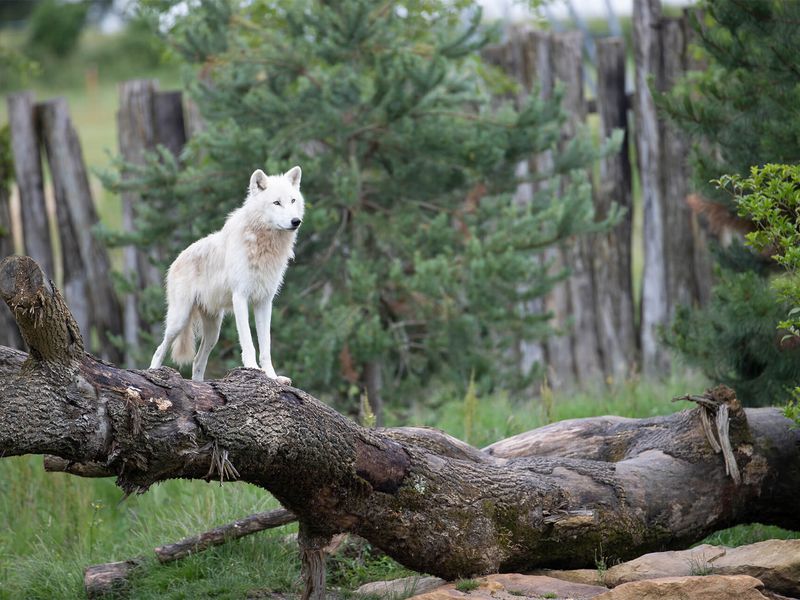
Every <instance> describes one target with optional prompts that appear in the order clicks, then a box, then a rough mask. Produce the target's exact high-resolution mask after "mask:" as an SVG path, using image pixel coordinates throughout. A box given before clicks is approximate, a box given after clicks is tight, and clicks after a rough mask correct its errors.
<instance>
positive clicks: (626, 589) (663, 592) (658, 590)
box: [595, 575, 769, 600]
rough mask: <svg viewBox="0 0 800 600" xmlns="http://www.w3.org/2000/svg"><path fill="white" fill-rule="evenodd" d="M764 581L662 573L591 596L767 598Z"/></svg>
mask: <svg viewBox="0 0 800 600" xmlns="http://www.w3.org/2000/svg"><path fill="white" fill-rule="evenodd" d="M762 592H764V584H763V583H761V582H760V581H759V580H758V579H756V578H755V577H750V576H749V575H705V576H689V577H662V578H660V579H646V580H642V581H631V582H629V583H623V584H622V585H620V586H618V587H615V588H614V589H613V590H610V591H608V592H606V593H605V594H602V595H600V596H597V597H596V598H595V600H677V599H684V598H685V599H687V600H688V599H694V598H697V599H698V600H700V599H702V600H731V599H732V598H733V599H735V600H769V596H768V595H766V594H765V593H762Z"/></svg>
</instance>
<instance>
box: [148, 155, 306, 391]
mask: <svg viewBox="0 0 800 600" xmlns="http://www.w3.org/2000/svg"><path fill="white" fill-rule="evenodd" d="M300 177H301V171H300V167H292V168H291V169H289V171H287V172H286V173H284V174H283V175H275V176H267V175H265V174H264V172H263V171H261V170H257V171H255V172H254V173H253V175H252V176H251V177H250V187H249V192H248V195H247V198H246V199H245V202H244V205H242V206H241V207H240V208H238V209H236V210H235V211H233V212H232V213H231V214H230V215H228V219H227V221H225V226H224V227H223V228H222V229H221V230H220V231H217V232H216V233H212V234H211V235H208V236H206V237H204V238H203V239H201V240H198V241H196V242H195V243H194V244H192V245H191V246H189V247H188V248H186V250H184V251H183V252H181V253H180V254H179V255H178V258H176V259H175V262H173V263H172V266H171V267H170V268H169V272H168V273H167V318H166V325H165V328H164V330H165V331H164V340H163V341H162V342H161V345H159V347H158V348H157V349H156V351H155V354H153V360H152V362H151V363H150V368H151V369H155V368H158V367H160V366H161V364H162V363H163V361H164V355H165V354H166V351H167V348H168V347H169V345H170V344H172V357H173V359H174V360H175V362H177V363H178V364H184V363H188V362H189V361H191V360H192V358H194V361H193V363H192V379H194V380H196V381H202V379H203V375H204V374H205V370H206V363H207V362H208V355H209V354H210V353H211V349H212V348H213V347H214V345H215V344H216V343H217V340H218V339H219V330H220V326H221V324H222V318H223V316H224V315H225V312H226V311H231V310H232V311H233V313H234V316H235V318H236V330H237V332H238V334H239V343H240V345H241V348H242V363H243V364H244V366H245V367H249V368H254V369H257V368H258V363H256V350H255V347H254V346H253V338H252V335H251V333H250V322H249V318H248V303H252V305H253V312H254V314H255V322H256V332H257V336H258V347H259V350H260V351H261V356H260V359H261V360H260V363H261V368H262V369H263V370H264V371H265V372H266V373H267V376H269V377H271V378H273V379H277V380H278V381H279V382H280V383H286V384H289V383H291V380H290V379H289V378H288V377H279V376H278V375H276V373H275V368H274V367H273V366H272V357H271V355H270V320H271V316H272V299H273V298H274V297H275V294H277V293H278V290H279V289H280V286H281V283H282V282H283V275H284V273H285V272H286V266H287V264H288V261H289V259H290V258H294V252H293V248H294V242H295V239H296V238H297V227H298V226H299V224H298V223H297V221H298V220H299V221H301V222H302V219H303V211H304V202H303V195H302V194H301V193H300ZM275 202H280V205H276V204H275ZM293 223H294V224H295V225H293ZM198 326H199V328H200V330H201V331H202V341H201V342H200V348H199V349H198V351H197V354H195V351H194V332H195V329H196V328H197V327H198Z"/></svg>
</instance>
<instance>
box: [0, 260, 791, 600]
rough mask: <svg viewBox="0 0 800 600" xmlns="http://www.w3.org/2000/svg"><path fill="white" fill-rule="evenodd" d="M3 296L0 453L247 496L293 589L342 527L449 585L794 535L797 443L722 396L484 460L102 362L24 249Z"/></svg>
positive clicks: (288, 402) (580, 427)
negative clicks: (705, 543)
mask: <svg viewBox="0 0 800 600" xmlns="http://www.w3.org/2000/svg"><path fill="white" fill-rule="evenodd" d="M0 295H2V297H3V299H4V300H5V302H6V303H7V304H8V305H9V307H10V308H11V310H12V312H13V314H14V316H15V319H16V320H17V323H18V325H19V328H20V331H21V333H22V335H23V337H24V339H25V342H26V344H27V345H28V348H29V349H30V354H29V356H28V357H27V358H25V357H22V356H21V355H20V353H18V352H17V351H14V350H11V349H9V348H5V347H0V456H14V455H20V454H29V453H34V454H50V455H54V456H58V457H61V458H63V459H65V460H67V461H71V462H73V463H97V464H100V465H102V466H103V467H104V468H105V469H107V470H108V471H109V472H111V473H114V474H115V475H116V477H117V483H118V485H119V486H120V487H121V488H122V489H123V490H124V491H125V492H127V493H131V492H142V491H145V490H147V488H148V487H149V486H151V485H152V484H153V483H156V482H158V481H162V480H165V479H170V478H176V477H180V478H187V479H188V478H197V479H207V480H208V479H219V480H230V479H239V480H243V481H248V482H250V483H253V484H255V485H258V486H261V487H262V488H264V489H265V490H268V491H270V492H271V493H272V494H273V495H274V496H275V497H276V498H277V499H278V500H279V501H280V502H281V504H282V505H283V506H284V507H286V508H287V509H288V510H290V511H291V512H292V513H294V514H295V515H296V516H297V518H298V520H299V521H300V534H299V536H298V539H299V542H300V546H301V555H302V557H303V561H302V564H303V571H304V579H305V581H306V583H307V585H306V590H305V593H304V596H305V597H306V598H308V597H314V598H322V597H324V579H323V576H324V574H323V573H321V565H322V560H321V548H323V547H324V546H325V545H326V544H327V542H328V540H330V538H331V536H333V535H334V534H336V533H340V532H350V533H354V534H356V535H359V536H361V537H363V538H365V539H367V540H368V541H369V542H370V543H371V544H373V545H374V546H376V547H378V548H380V549H381V550H383V551H384V552H386V553H387V554H388V555H389V556H391V557H393V558H394V559H396V560H397V561H398V562H400V563H402V564H404V565H406V566H407V567H409V568H411V569H415V570H418V571H423V572H428V573H431V574H434V575H438V576H441V577H443V578H445V579H455V578H459V577H465V576H470V575H479V574H485V573H493V572H509V571H517V570H521V569H532V568H536V567H555V568H576V567H582V566H587V565H592V564H593V563H594V558H595V556H596V553H597V552H598V551H599V550H600V549H601V548H602V552H603V554H604V555H605V556H607V557H614V558H619V559H626V558H631V557H634V556H638V555H640V554H643V553H645V552H649V551H652V550H656V549H663V548H682V547H686V546H687V545H689V544H691V543H693V542H695V541H697V540H699V539H702V538H703V537H705V536H706V535H708V534H709V533H710V532H712V531H714V530H716V529H720V528H724V527H728V526H731V525H734V524H737V523H747V522H753V521H758V522H762V523H768V524H775V525H779V526H782V527H787V528H795V529H796V528H798V527H799V526H800V522H798V521H800V514H798V511H797V510H796V507H795V502H794V500H795V497H796V493H797V489H798V486H799V485H800V468H798V467H800V449H799V448H800V445H798V442H799V441H800V432H798V431H797V430H795V429H793V428H792V422H791V421H790V420H788V419H786V418H785V417H784V416H783V415H782V413H781V411H780V410H778V409H770V408H766V409H748V410H744V409H742V408H741V406H739V404H738V402H737V401H736V399H735V397H733V396H732V394H731V393H730V391H729V390H727V389H726V388H720V389H717V390H715V391H713V392H712V393H709V394H708V395H707V399H708V404H709V407H705V406H703V407H698V408H696V409H692V410H685V411H682V412H679V413H676V414H674V415H671V416H668V417H659V418H655V419H643V420H623V421H619V420H615V419H605V420H604V421H597V420H592V419H588V420H579V421H577V422H571V423H570V425H569V426H568V428H570V432H567V431H566V429H564V430H562V435H561V438H562V441H561V442H560V443H554V444H549V445H547V444H544V445H543V444H538V445H537V444H533V445H532V446H531V448H532V450H528V451H523V452H522V453H521V454H517V455H512V454H513V453H503V452H498V449H497V447H495V449H494V450H492V449H490V450H488V451H486V452H481V451H479V450H477V449H474V448H471V447H469V446H467V445H465V444H463V443H462V442H458V441H457V440H455V439H454V438H451V437H450V436H447V435H445V434H442V433H440V432H435V431H432V430H426V429H417V428H407V429H406V428H399V429H391V430H371V429H366V428H363V427H360V426H359V425H358V424H356V423H354V422H353V421H351V420H349V419H347V418H346V417H344V416H342V415H340V414H338V413H337V412H336V411H334V410H332V409H331V408H329V407H328V406H326V405H324V404H323V403H321V402H319V401H318V400H316V399H314V398H313V397H311V396H310V395H308V394H307V393H305V392H303V391H302V390H299V389H296V388H292V387H287V386H280V385H278V384H277V383H275V382H274V381H272V380H270V379H268V378H267V377H266V376H265V375H264V374H263V373H262V372H260V371H257V370H254V369H235V370H234V371H232V372H231V373H229V374H228V375H227V376H226V377H225V378H224V379H221V380H218V381H209V382H194V381H187V380H184V379H182V378H181V377H180V375H179V374H178V373H177V372H176V371H174V370H172V369H169V368H161V369H156V370H149V371H139V370H125V369H119V368H117V367H115V366H113V365H110V364H107V363H104V362H102V361H100V360H98V359H96V358H94V357H92V356H90V355H88V354H86V353H85V352H84V348H83V341H82V339H81V336H80V332H79V331H78V329H77V326H76V325H75V322H74V319H73V318H72V316H71V314H70V312H69V310H68V308H67V307H66V305H65V303H64V301H63V298H62V297H61V294H60V293H59V291H58V290H57V289H56V288H55V286H53V284H52V283H51V282H50V281H48V280H47V279H46V278H45V277H44V275H43V274H42V272H41V270H40V269H39V268H38V266H37V265H36V264H35V263H34V262H33V261H32V260H31V259H29V258H27V257H10V258H7V259H5V260H4V261H3V262H2V263H0ZM714 407H716V410H717V413H718V414H719V413H721V412H723V411H722V407H725V410H726V411H727V413H728V416H727V417H726V418H725V419H724V420H725V423H726V425H727V426H728V432H727V435H726V437H727V439H728V442H729V444H730V447H731V450H732V455H733V459H734V460H735V463H736V467H737V469H738V470H739V472H740V475H741V479H740V482H739V483H737V482H735V481H734V479H733V478H732V477H730V476H729V475H727V474H726V463H725V460H724V459H723V457H722V456H721V455H720V454H718V453H717V452H716V451H715V448H714V446H713V445H712V444H711V443H710V441H709V437H708V431H709V430H708V428H707V427H706V426H705V425H704V421H708V415H707V414H706V416H705V417H703V416H701V415H702V414H704V413H703V411H708V410H715V408H714ZM550 427H551V430H550V431H551V433H552V432H554V431H556V430H557V428H558V427H562V428H563V427H565V426H564V425H559V424H556V425H554V426H550ZM590 434H591V435H590ZM712 434H713V432H712ZM531 437H532V438H534V437H536V435H535V434H532V436H531ZM540 437H541V436H540ZM545 437H546V436H545ZM598 446H601V447H602V448H603V449H602V451H598V449H597V447H598ZM545 447H546V449H545V450H544V451H542V452H541V453H539V454H537V455H530V454H527V452H532V451H535V452H538V450H537V448H538V449H542V448H545ZM560 454H563V455H565V456H567V457H566V458H564V457H562V456H560ZM586 457H592V459H589V458H586ZM598 457H599V458H598Z"/></svg>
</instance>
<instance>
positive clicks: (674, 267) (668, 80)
mask: <svg viewBox="0 0 800 600" xmlns="http://www.w3.org/2000/svg"><path fill="white" fill-rule="evenodd" d="M681 21H682V19H680V18H666V17H665V18H662V19H661V23H660V25H661V26H660V31H659V33H660V34H661V51H662V58H661V66H662V71H661V73H660V76H659V77H658V78H657V83H658V89H659V91H666V90H669V89H670V88H671V87H672V86H673V85H674V84H675V83H676V82H677V81H678V79H680V77H681V76H682V75H683V74H684V73H685V71H686V68H685V61H684V57H685V51H686V39H685V36H684V31H683V25H682V22H681ZM660 125H661V131H660V141H661V161H660V165H659V166H660V168H661V173H662V176H661V181H662V182H663V185H664V189H663V194H664V195H663V199H664V259H665V263H666V274H667V301H668V305H667V310H668V315H669V316H670V317H671V316H672V315H673V314H674V313H675V308H676V307H677V306H678V305H681V304H689V305H691V304H692V303H693V302H694V300H695V299H696V298H697V297H698V296H699V293H698V290H697V282H696V281H695V276H694V275H695V273H694V236H693V234H692V227H691V222H692V212H691V210H690V208H689V205H688V204H687V203H686V196H687V195H688V194H689V191H690V188H689V180H688V173H689V167H688V164H687V159H688V155H689V150H690V146H689V141H688V140H687V138H686V136H685V135H684V134H683V133H682V132H680V131H678V130H677V129H676V128H675V127H674V126H673V125H671V124H670V123H667V122H666V121H665V120H664V119H662V120H661V121H660Z"/></svg>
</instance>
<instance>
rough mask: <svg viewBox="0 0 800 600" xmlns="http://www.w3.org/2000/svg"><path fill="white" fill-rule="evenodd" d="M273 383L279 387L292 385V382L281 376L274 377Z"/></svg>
mask: <svg viewBox="0 0 800 600" xmlns="http://www.w3.org/2000/svg"><path fill="white" fill-rule="evenodd" d="M275 381H277V382H278V383H280V384H281V385H292V380H291V379H289V378H288V377H284V376H283V375H277V376H276V377H275Z"/></svg>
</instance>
